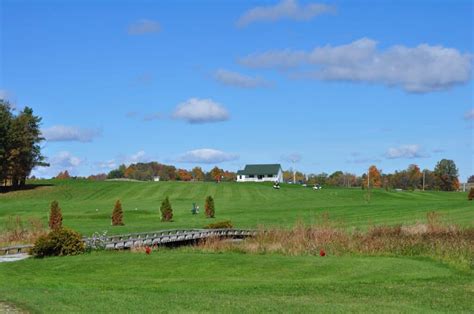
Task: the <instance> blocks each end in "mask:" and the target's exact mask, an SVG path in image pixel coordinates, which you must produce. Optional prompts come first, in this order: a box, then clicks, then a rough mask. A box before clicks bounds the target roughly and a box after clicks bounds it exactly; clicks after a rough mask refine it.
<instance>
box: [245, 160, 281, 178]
mask: <svg viewBox="0 0 474 314" xmlns="http://www.w3.org/2000/svg"><path fill="white" fill-rule="evenodd" d="M237 182H283V170H282V168H281V165H280V164H264V165H246V166H245V168H244V170H239V171H237Z"/></svg>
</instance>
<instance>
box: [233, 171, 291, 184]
mask: <svg viewBox="0 0 474 314" xmlns="http://www.w3.org/2000/svg"><path fill="white" fill-rule="evenodd" d="M275 181H278V182H283V172H282V171H281V169H280V171H278V174H277V176H273V177H267V176H265V177H263V178H260V179H259V178H258V177H257V176H254V177H253V178H250V177H248V176H246V175H242V176H240V175H237V182H275Z"/></svg>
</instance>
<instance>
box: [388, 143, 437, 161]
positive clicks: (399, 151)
mask: <svg viewBox="0 0 474 314" xmlns="http://www.w3.org/2000/svg"><path fill="white" fill-rule="evenodd" d="M385 156H386V157H387V158H388V159H397V158H423V157H428V156H427V155H426V154H424V153H423V152H422V150H421V147H420V145H417V144H411V145H402V146H399V147H392V148H389V149H388V151H387V153H386V154H385Z"/></svg>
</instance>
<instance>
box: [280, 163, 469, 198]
mask: <svg viewBox="0 0 474 314" xmlns="http://www.w3.org/2000/svg"><path fill="white" fill-rule="evenodd" d="M284 179H285V181H287V180H288V181H292V180H293V172H291V171H285V172H284ZM296 181H298V182H305V183H307V184H319V185H325V186H339V187H362V188H367V187H368V186H369V187H375V188H385V189H403V190H415V189H423V188H424V189H425V190H441V191H455V190H458V189H459V185H460V183H459V174H458V169H457V167H456V164H455V163H454V161H452V160H449V159H442V160H440V161H439V162H438V163H437V164H436V166H435V168H434V169H433V170H430V169H424V170H421V169H420V167H419V166H417V165H415V164H412V165H409V166H408V168H407V169H404V170H397V171H395V172H394V173H383V172H382V170H381V169H378V168H377V167H376V166H375V165H372V166H370V168H369V169H368V171H367V173H364V174H363V175H361V176H357V175H355V174H352V173H348V172H342V171H335V172H333V173H332V174H330V175H328V174H327V173H320V174H309V175H307V176H306V177H304V174H302V173H300V172H296ZM468 182H474V176H471V177H469V179H468Z"/></svg>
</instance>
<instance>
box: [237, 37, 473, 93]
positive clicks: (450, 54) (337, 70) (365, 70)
mask: <svg viewBox="0 0 474 314" xmlns="http://www.w3.org/2000/svg"><path fill="white" fill-rule="evenodd" d="M239 62H240V63H241V64H242V65H244V66H247V67H250V68H270V69H272V68H273V69H279V70H286V71H287V72H289V73H290V76H291V77H292V78H300V79H316V80H322V81H352V82H366V83H379V84H384V85H386V86H398V87H401V88H403V89H404V90H405V91H407V92H413V93H426V92H432V91H438V90H446V89H448V88H450V87H452V86H454V85H458V84H462V83H466V82H467V81H468V80H469V79H470V78H471V66H472V56H471V55H470V54H467V53H466V54H462V53H461V52H459V51H458V50H457V49H454V48H446V47H443V46H430V45H428V44H421V45H418V46H416V47H406V46H402V45H396V46H392V47H390V48H388V49H386V50H384V51H380V50H378V49H377V42H376V41H374V40H372V39H369V38H362V39H359V40H356V41H354V42H352V43H349V44H347V45H340V46H330V45H327V46H322V47H316V48H314V49H313V50H312V51H302V50H300V51H297V50H289V49H287V50H279V51H268V52H263V53H255V54H251V55H248V56H246V57H244V58H241V59H240V60H239Z"/></svg>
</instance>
